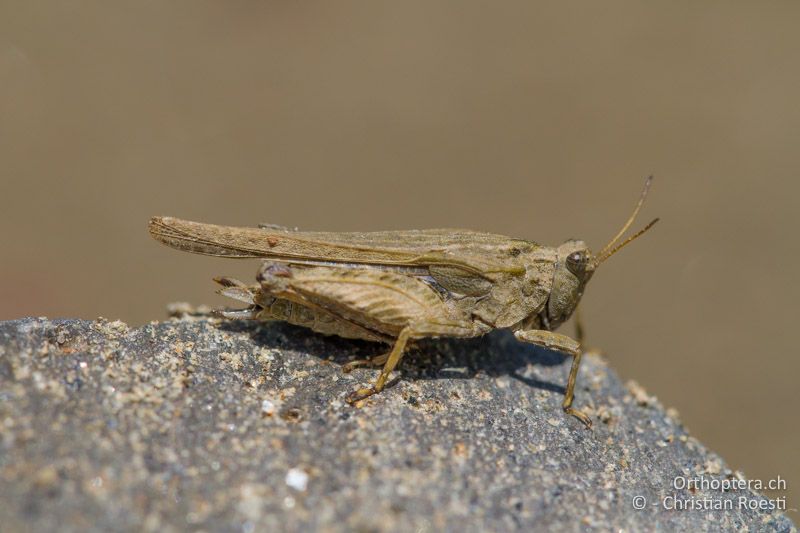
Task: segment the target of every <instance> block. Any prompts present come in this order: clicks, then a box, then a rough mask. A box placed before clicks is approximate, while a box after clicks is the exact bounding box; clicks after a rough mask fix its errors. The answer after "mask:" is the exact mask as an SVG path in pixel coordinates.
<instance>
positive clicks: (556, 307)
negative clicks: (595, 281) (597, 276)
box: [546, 240, 597, 329]
mask: <svg viewBox="0 0 800 533" xmlns="http://www.w3.org/2000/svg"><path fill="white" fill-rule="evenodd" d="M556 252H557V254H558V260H557V261H556V268H555V271H554V272H553V286H552V288H551V290H550V298H549V299H548V300H547V310H546V311H547V322H548V324H549V325H550V328H551V329H555V328H556V327H557V326H558V325H559V324H561V323H562V322H564V321H566V320H567V319H568V318H569V317H570V316H571V315H572V312H573V311H575V308H576V307H578V302H580V300H581V296H583V289H584V287H585V286H586V283H587V282H588V281H589V279H590V278H591V277H592V274H594V269H595V266H596V264H597V263H596V262H595V259H594V256H593V255H592V252H591V251H589V247H588V246H586V243H585V242H583V241H576V240H569V241H567V242H565V243H564V244H562V245H561V246H559V247H558V248H557V249H556Z"/></svg>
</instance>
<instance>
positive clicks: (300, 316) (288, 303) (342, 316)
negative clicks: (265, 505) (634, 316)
mask: <svg viewBox="0 0 800 533" xmlns="http://www.w3.org/2000/svg"><path fill="white" fill-rule="evenodd" d="M651 180H652V177H649V178H647V180H646V181H645V186H644V189H643V191H642V194H641V196H640V198H639V201H638V203H637V204H636V207H635V208H634V210H633V213H632V214H631V216H630V217H629V218H628V220H627V222H626V223H625V224H624V225H623V227H622V229H621V230H620V231H619V232H618V233H617V234H616V235H615V236H614V238H613V239H611V241H610V242H609V243H608V244H607V245H606V246H605V247H604V248H603V249H602V250H601V251H600V252H599V253H597V254H596V255H595V254H592V252H591V251H590V250H589V248H588V247H587V246H586V244H585V243H584V242H583V241H580V240H568V241H566V242H564V243H563V244H561V245H560V246H557V247H555V248H553V247H548V246H542V245H539V244H537V243H535V242H532V241H528V240H523V239H514V238H510V237H505V236H503V235H495V234H491V233H482V232H477V231H470V230H462V229H430V230H410V231H379V232H365V233H360V232H359V233H356V232H352V233H333V232H316V231H297V230H296V229H295V230H292V229H288V228H283V227H281V226H275V225H271V224H262V225H260V226H258V227H254V228H241V227H229V226H217V225H213V224H204V223H199V222H190V221H186V220H180V219H177V218H171V217H153V218H152V219H151V220H150V234H151V235H152V236H153V237H154V238H155V239H157V240H158V241H160V242H162V243H164V244H166V245H168V246H171V247H173V248H177V249H178V250H183V251H187V252H193V253H197V254H204V255H212V256H219V257H233V258H260V259H263V260H264V261H263V263H262V265H261V268H260V269H259V271H258V274H257V277H256V280H257V282H258V283H257V284H256V285H248V284H246V283H243V282H241V281H238V280H235V279H231V278H227V277H219V278H215V281H216V282H217V283H219V284H220V285H221V288H220V289H219V290H218V291H217V292H218V293H220V294H222V295H224V296H228V297H231V298H233V299H236V300H239V301H241V302H244V303H245V304H247V305H248V307H247V308H245V309H241V310H226V311H219V314H221V315H222V316H223V317H227V318H232V319H238V318H245V319H256V320H283V321H286V322H289V323H291V324H296V325H299V326H305V327H308V328H310V329H312V330H314V331H316V332H319V333H323V334H328V335H338V336H340V337H345V338H352V339H364V340H367V341H375V342H382V343H386V344H389V345H391V346H392V348H391V350H390V351H389V352H388V353H386V354H384V355H381V356H378V357H374V358H373V359H371V360H367V361H353V362H351V363H349V364H348V365H346V367H345V370H346V371H347V370H349V369H351V368H352V367H354V366H357V365H360V364H374V365H381V364H382V365H383V370H382V371H381V372H380V374H379V376H378V378H377V380H376V381H375V382H374V384H373V385H372V386H370V387H367V388H359V389H358V390H355V391H353V392H352V393H351V394H350V395H349V396H348V397H347V400H348V402H350V403H354V402H357V401H359V400H363V399H364V398H367V397H368V396H370V395H372V394H375V393H378V392H380V391H381V390H383V388H384V386H385V385H386V381H387V379H388V378H389V376H390V374H391V373H392V371H393V370H394V368H395V367H396V366H397V363H398V362H399V361H400V359H401V358H402V356H403V352H404V350H405V349H406V345H407V344H408V342H409V341H412V340H414V339H420V338H425V337H463V338H466V337H477V336H480V335H484V334H485V333H487V332H489V331H491V330H494V329H501V328H502V329H509V330H511V331H513V332H514V335H515V337H516V338H517V339H518V340H520V341H523V342H528V343H532V344H536V345H539V346H543V347H545V348H549V349H554V350H557V351H560V352H563V353H565V354H567V355H570V356H572V367H571V368H570V372H569V378H568V380H567V387H566V391H565V395H564V401H563V408H564V411H565V412H566V413H567V414H569V415H573V416H575V417H576V418H578V419H579V420H580V421H581V422H583V423H584V424H585V425H586V426H587V427H591V420H590V419H589V417H588V416H587V415H586V414H584V413H583V412H581V411H580V410H578V409H576V408H575V407H573V406H572V402H573V398H574V391H575V380H576V377H577V375H578V369H579V367H580V362H581V353H582V334H581V329H580V327H578V328H577V335H576V336H577V337H578V340H577V341H576V340H573V339H572V338H570V337H568V336H566V335H562V334H559V333H554V332H553V330H554V329H556V328H557V327H558V326H559V325H561V324H562V323H563V322H564V321H566V320H567V319H568V318H569V317H570V316H571V315H572V313H573V312H574V311H575V309H576V307H577V305H578V302H579V301H580V299H581V297H582V296H583V291H584V289H585V287H586V283H587V282H588V281H589V279H591V277H592V275H593V274H594V272H595V270H596V269H597V267H598V266H599V265H600V264H601V263H602V262H603V261H605V260H606V259H608V258H609V257H610V256H612V255H613V254H614V253H616V252H617V251H619V250H620V249H621V248H622V247H623V246H625V245H627V244H628V243H630V242H631V241H633V240H634V239H636V238H637V237H639V236H640V235H642V234H643V233H644V232H646V231H647V230H648V229H650V228H651V227H652V226H653V224H655V223H656V222H657V221H658V219H655V220H653V221H652V222H650V223H649V224H647V225H646V226H645V227H644V228H643V229H641V230H640V231H638V232H636V233H635V234H633V235H632V236H630V237H628V238H627V239H625V240H624V241H622V242H620V243H619V244H618V241H619V240H620V239H621V238H622V236H623V235H624V234H625V232H626V231H627V230H628V228H629V227H630V225H631V224H632V223H633V221H634V220H635V218H636V215H637V214H638V213H639V210H640V209H641V207H642V204H643V203H644V199H645V196H646V195H647V191H648V189H649V186H650V183H651Z"/></svg>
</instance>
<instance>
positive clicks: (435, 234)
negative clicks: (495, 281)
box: [150, 217, 532, 275]
mask: <svg viewBox="0 0 800 533" xmlns="http://www.w3.org/2000/svg"><path fill="white" fill-rule="evenodd" d="M150 234H151V235H152V236H153V237H154V238H155V239H157V240H159V241H160V242H162V243H164V244H166V245H168V246H171V247H173V248H177V249H179V250H183V251H188V252H193V253H198V254H204V255H213V256H220V257H239V258H247V257H259V258H265V259H273V260H278V261H286V262H289V263H293V264H309V265H343V264H351V265H354V266H359V265H363V266H375V267H380V266H390V267H397V268H398V269H401V270H402V269H409V270H414V269H417V270H419V269H420V268H423V269H427V268H428V267H430V266H451V267H457V268H459V269H463V270H464V271H466V272H470V273H472V274H473V275H474V274H477V275H485V274H487V273H491V272H509V273H513V272H516V271H517V270H519V267H516V266H509V264H508V262H504V261H502V260H498V258H497V257H496V252H497V249H498V247H499V246H513V243H515V242H519V243H522V244H524V245H526V246H530V245H532V243H528V242H526V241H516V240H514V239H510V238H509V237H504V236H502V235H495V234H491V233H481V232H476V231H470V230H453V229H434V230H409V231H381V232H366V233H356V232H345V233H334V232H314V231H311V232H305V231H282V230H279V229H271V228H242V227H231V226H217V225H213V224H203V223H200V222H190V221H187V220H181V219H177V218H171V217H154V218H152V219H151V220H150ZM394 269H395V268H393V270H394ZM417 273H422V272H417Z"/></svg>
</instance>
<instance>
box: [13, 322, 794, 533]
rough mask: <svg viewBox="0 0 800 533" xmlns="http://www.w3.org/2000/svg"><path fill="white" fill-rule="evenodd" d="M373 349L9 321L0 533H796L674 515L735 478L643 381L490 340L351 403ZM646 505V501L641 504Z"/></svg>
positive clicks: (179, 329)
mask: <svg viewBox="0 0 800 533" xmlns="http://www.w3.org/2000/svg"><path fill="white" fill-rule="evenodd" d="M382 350H383V348H382V347H381V346H379V345H372V344H369V343H363V342H356V341H347V340H343V339H339V338H333V337H322V336H319V335H315V334H313V333H310V332H307V331H306V330H302V329H298V328H294V327H291V326H287V325H285V324H278V323H275V324H265V325H256V324H253V323H248V322H220V321H218V320H216V319H211V318H208V317H204V316H199V317H198V316H194V317H193V316H189V315H185V316H183V317H182V318H175V319H171V320H169V321H165V322H159V323H155V322H154V323H151V324H149V325H146V326H144V327H141V328H138V329H130V328H128V326H126V325H125V324H123V323H121V322H109V321H104V320H98V321H94V322H89V321H81V320H47V319H23V320H15V321H10V322H3V323H0V430H1V431H2V436H1V438H0V524H2V526H0V529H2V530H3V531H29V530H31V529H33V530H38V531H53V530H61V531H92V530H112V529H113V530H122V531H124V530H148V531H182V530H206V531H244V532H250V531H307V530H319V531H415V532H424V531H458V532H464V531H515V530H525V531H531V530H541V531H545V530H546V531H576V530H586V531H590V530H599V531H610V530H619V529H624V530H627V531H645V530H647V531H652V530H665V531H672V530H684V531H702V530H712V531H716V530H720V529H723V530H734V531H736V530H748V529H750V530H754V531H755V530H757V531H791V530H793V529H794V526H793V525H792V523H791V522H790V520H789V519H788V518H786V517H785V516H784V515H782V514H780V513H778V512H775V511H754V510H746V509H739V508H738V507H737V506H736V505H734V510H732V511H714V510H684V511H675V510H673V511H667V510H664V509H663V507H662V504H661V501H662V499H663V498H664V497H665V496H668V495H671V494H675V495H677V496H678V497H679V498H694V499H702V498H710V499H711V500H719V501H722V500H733V501H734V502H735V500H737V499H738V498H739V497H741V496H744V497H746V498H749V499H752V500H753V501H756V502H758V501H762V500H764V498H763V497H761V496H759V495H757V494H755V493H752V492H749V491H747V490H744V491H741V490H740V491H732V492H727V493H724V492H721V491H714V490H703V489H702V488H701V489H698V490H696V491H695V492H694V493H692V492H690V491H688V490H675V489H673V488H672V480H673V479H674V478H675V477H676V476H685V477H694V476H699V475H703V476H705V477H706V478H707V479H734V478H736V476H741V475H740V474H738V473H733V472H731V471H730V470H728V469H727V467H726V466H725V464H724V462H723V461H722V460H721V459H720V458H719V457H718V456H716V455H715V454H713V453H712V452H710V451H709V450H707V449H706V448H705V447H704V446H703V445H702V444H700V443H699V442H697V441H696V440H695V439H694V438H692V437H690V436H689V435H688V434H687V432H686V430H685V429H684V428H683V427H682V425H681V423H680V421H679V420H677V414H676V413H675V412H674V411H671V412H669V413H668V412H666V411H665V410H664V409H663V408H662V406H661V405H660V404H659V403H658V401H657V400H656V399H654V398H652V397H651V396H648V394H647V393H646V392H645V391H644V390H643V389H642V388H641V387H639V386H637V385H635V384H633V383H631V384H629V385H628V386H627V387H626V386H624V385H623V384H622V383H621V382H620V380H619V379H618V378H617V377H616V375H615V374H614V373H613V371H611V370H610V369H609V368H608V366H607V365H606V363H605V362H604V360H603V359H602V358H600V357H598V356H591V355H590V356H587V357H586V358H585V363H584V365H583V367H582V370H581V376H580V378H579V388H578V390H577V391H576V394H577V399H576V405H578V406H580V407H582V408H585V409H586V411H587V413H588V414H590V415H591V416H592V419H593V420H594V429H593V430H591V431H590V430H587V429H585V428H584V427H583V426H582V425H581V424H580V423H579V422H578V421H577V420H575V419H574V418H570V417H566V416H564V415H563V414H562V411H561V408H560V404H561V401H562V395H563V384H564V383H565V379H566V374H567V371H568V364H569V361H566V360H565V359H564V358H563V357H562V356H560V355H558V354H555V353H552V352H547V351H544V350H539V349H536V348H534V347H532V346H528V345H524V344H520V343H517V342H516V341H515V340H514V339H513V337H511V336H509V335H508V334H504V333H499V334H493V335H490V336H488V337H485V338H482V339H476V340H466V341H464V340H428V341H423V342H420V343H418V344H417V346H416V347H415V348H414V349H413V350H412V351H411V352H410V353H409V355H408V356H407V358H406V360H405V361H404V362H403V364H402V366H401V372H399V373H398V374H397V375H398V377H399V378H400V379H395V380H394V381H393V382H392V385H391V386H390V387H389V388H388V389H387V390H386V391H385V392H383V393H382V394H379V395H376V396H374V397H372V398H370V399H368V400H367V401H366V402H364V404H363V405H362V406H361V407H352V406H350V405H348V404H347V403H345V401H344V397H345V396H346V394H347V393H349V392H350V391H352V390H353V389H354V388H356V387H357V386H359V384H366V383H367V382H368V381H370V380H371V379H372V378H374V376H375V373H376V371H375V370H373V369H358V370H355V371H353V372H352V373H351V374H344V373H342V371H341V363H343V362H345V361H347V360H348V358H349V357H353V356H356V357H359V358H363V357H365V356H370V355H374V354H379V353H381V351H382ZM634 496H644V497H645V498H647V500H648V502H649V503H648V505H647V506H646V508H645V509H644V510H641V511H637V510H634V509H633V506H632V501H633V498H634Z"/></svg>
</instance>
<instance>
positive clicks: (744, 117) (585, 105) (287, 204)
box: [0, 0, 800, 518]
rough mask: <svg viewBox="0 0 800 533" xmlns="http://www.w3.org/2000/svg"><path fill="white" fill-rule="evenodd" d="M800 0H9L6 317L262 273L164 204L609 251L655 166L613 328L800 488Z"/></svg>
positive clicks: (587, 303)
mask: <svg viewBox="0 0 800 533" xmlns="http://www.w3.org/2000/svg"><path fill="white" fill-rule="evenodd" d="M798 17H800V4H798V3H797V2H769V3H761V2H661V3H659V4H655V3H652V2H650V3H648V2H641V3H626V2H603V3H593V2H585V3H570V4H566V3H563V4H562V3H552V4H541V3H533V2H519V3H515V2H514V3H512V2H492V3H489V2H476V1H460V2H447V3H438V2H437V3H432V2H419V3H417V2H392V3H376V2H335V3H334V2H244V1H231V2H204V1H192V2H168V3H164V2H148V1H145V2H101V1H73V2H27V1H10V0H0V180H1V181H0V197H1V198H2V210H0V228H2V231H1V232H0V254H1V256H2V262H0V319H11V318H16V317H22V316H25V315H47V316H50V317H75V316H78V317H84V318H94V317H96V316H98V315H102V316H105V317H108V318H121V319H123V320H125V321H128V322H130V323H132V324H141V323H143V322H146V321H149V320H154V319H162V318H164V316H165V313H164V306H165V304H166V303H167V302H172V301H176V300H188V301H190V302H192V303H196V304H199V303H210V304H215V305H218V304H221V303H222V299H221V298H219V297H217V296H215V295H213V294H212V288H213V287H212V283H211V282H210V278H211V277H212V276H213V275H219V274H232V275H237V276H242V277H245V278H247V277H251V276H252V275H253V273H254V272H255V269H256V264H255V263H253V262H238V263H237V262H229V261H228V262H226V261H224V260H219V259H213V258H205V257H199V256H190V255H183V254H180V253H178V252H175V251H172V250H169V249H167V248H166V247H163V246H160V245H158V244H157V243H156V242H154V241H152V240H151V239H150V238H149V237H148V234H147V230H146V227H147V219H148V217H150V216H151V215H155V214H165V215H173V216H179V217H183V218H189V219H196V220H202V221H209V222H217V223H224V224H241V225H254V224H256V223H258V222H271V223H278V224H284V225H292V226H294V225H296V226H300V227H301V228H305V229H324V230H373V229H399V228H411V227H417V228H425V227H437V226H446V227H457V226H464V227H470V228H474V229H481V230H486V231H493V232H499V233H505V234H509V235H513V236H518V237H526V238H530V239H534V240H537V241H540V242H543V243H547V244H556V243H560V242H561V241H563V240H564V239H566V238H568V237H581V238H583V239H585V240H587V241H588V242H589V243H590V244H591V245H592V246H593V247H594V248H595V249H599V248H600V247H601V246H602V245H603V244H605V243H606V241H607V240H608V239H609V238H610V237H611V236H612V235H613V234H614V233H615V232H616V230H617V229H618V228H619V226H620V225H621V223H622V222H623V221H624V220H625V218H626V217H627V216H628V214H629V212H630V209H631V208H632V206H633V204H634V202H635V200H636V198H637V196H638V194H639V191H640V188H641V185H642V181H643V178H644V177H645V176H646V175H647V174H649V173H653V174H655V175H656V181H655V183H654V186H653V189H652V194H651V195H650V198H649V200H648V203H647V204H646V207H645V209H644V213H643V215H642V217H641V220H640V222H639V223H638V224H637V226H636V227H640V226H641V225H642V224H643V223H644V222H646V221H647V220H648V219H649V218H652V217H653V216H656V215H658V216H661V217H662V219H663V220H662V222H661V224H659V225H658V226H657V227H656V228H655V229H654V230H653V231H652V232H651V233H650V234H648V235H647V236H646V237H645V238H643V239H641V240H639V241H638V242H636V243H635V245H632V246H630V247H629V248H627V249H626V250H625V251H624V252H623V253H621V254H619V255H618V256H615V257H614V258H613V259H612V260H610V261H609V262H608V263H606V264H605V265H604V267H603V268H602V269H601V270H600V272H599V273H598V275H596V276H595V278H594V280H593V281H592V283H591V285H590V289H589V291H588V293H587V295H586V297H585V298H584V305H583V313H584V316H585V321H586V323H587V327H588V333H589V338H590V343H591V344H592V345H594V346H598V347H601V348H602V349H604V350H605V351H606V352H607V354H608V356H609V358H610V360H611V363H612V365H613V366H614V367H616V368H617V369H618V370H619V372H620V373H621V374H622V376H623V377H625V378H635V379H636V380H638V381H639V382H640V383H641V384H643V385H644V386H645V387H646V388H647V389H648V391H649V392H652V393H655V394H657V395H658V396H659V397H660V398H661V399H662V401H663V402H664V403H665V404H666V405H668V406H674V407H676V408H678V409H679V410H680V412H681V415H682V418H683V420H684V421H685V422H686V424H687V425H688V426H689V427H690V428H691V430H692V431H693V433H694V434H695V435H696V436H698V437H699V438H700V439H701V440H703V441H704V442H706V443H707V444H709V445H710V446H711V447H712V448H713V449H715V450H716V451H719V452H720V453H721V454H722V455H723V456H724V457H725V458H726V459H727V460H728V461H729V462H730V464H731V466H732V467H734V468H740V469H742V470H743V471H744V472H745V473H746V474H747V475H748V476H750V477H753V478H760V479H769V478H774V477H776V476H778V475H780V476H782V477H784V478H788V484H789V489H790V491H794V489H795V488H796V487H795V484H796V483H800V459H799V458H798V454H797V451H798V449H800V429H799V428H798V424H797V410H798V408H799V407H800V395H799V394H798V389H797V372H798V369H800V361H799V360H798V358H797V355H798V354H797V349H796V340H795V339H794V336H793V335H792V334H791V332H792V331H793V330H794V328H796V327H798V325H797V318H798V313H797V306H798V303H797V302H798V296H800V295H798V283H797V279H796V272H797V266H796V263H797V261H798V259H800V249H798V238H797V236H796V234H795V232H796V230H797V229H798V215H797V206H798V200H797V195H798V193H800V183H798V177H799V176H800V155H798V146H799V145H798V140H800V139H799V138H798V136H799V135H800V105H798V94H800V91H799V89H800V87H798V85H799V82H800V69H799V68H798V51H800V48H799V47H800V32H798V31H797V29H798V26H797V21H798V20H800V19H798ZM567 331H568V332H571V328H570V329H569V330H567ZM665 489H666V487H665ZM794 494H798V492H794ZM775 495H776V496H777V495H782V493H780V494H775ZM795 499H796V498H793V497H792V493H791V492H790V496H789V506H790V507H793V506H794V507H796V506H797V504H796V501H795ZM792 516H794V517H795V518H796V516H797V515H796V513H792Z"/></svg>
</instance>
